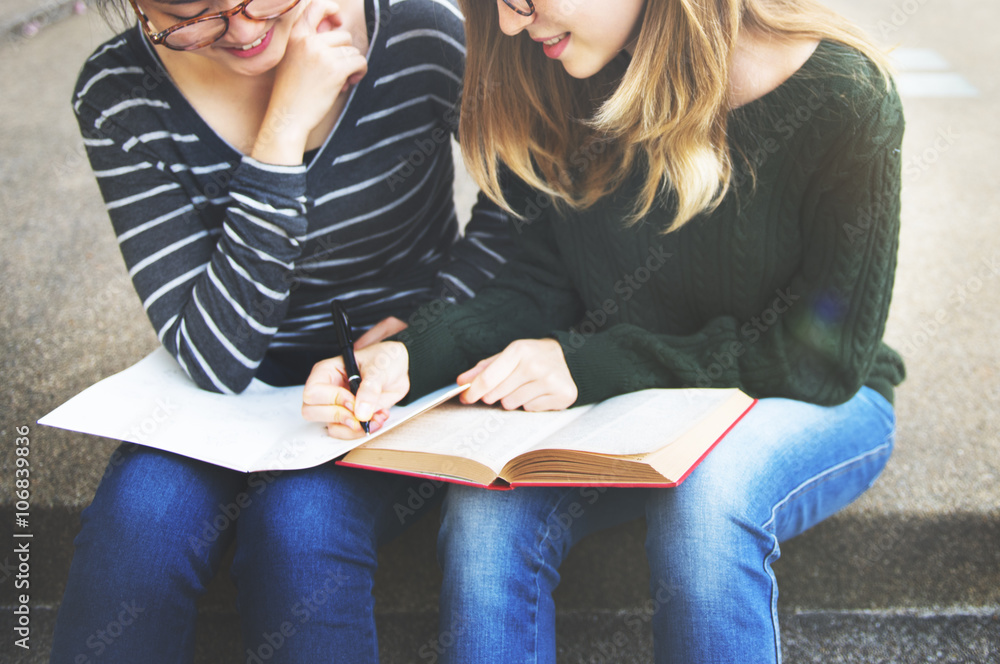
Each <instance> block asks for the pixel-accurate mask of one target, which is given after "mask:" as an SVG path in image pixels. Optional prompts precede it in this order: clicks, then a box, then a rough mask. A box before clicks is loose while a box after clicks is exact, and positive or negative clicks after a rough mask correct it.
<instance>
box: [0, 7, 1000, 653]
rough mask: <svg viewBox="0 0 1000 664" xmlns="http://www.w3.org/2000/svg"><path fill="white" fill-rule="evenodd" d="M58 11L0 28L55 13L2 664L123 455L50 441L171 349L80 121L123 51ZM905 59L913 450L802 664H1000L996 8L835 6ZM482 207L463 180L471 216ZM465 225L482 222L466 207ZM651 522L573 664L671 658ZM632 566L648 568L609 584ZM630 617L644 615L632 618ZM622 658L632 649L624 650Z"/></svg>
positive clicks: (0, 327) (1, 153) (907, 405)
mask: <svg viewBox="0 0 1000 664" xmlns="http://www.w3.org/2000/svg"><path fill="white" fill-rule="evenodd" d="M58 4H59V3H48V4H45V5H43V4H41V3H38V2H29V0H3V4H2V6H0V26H19V25H23V24H24V21H23V20H22V19H23V18H24V17H25V16H26V15H27V14H26V12H29V13H31V12H32V11H35V14H36V15H37V11H36V10H31V7H32V6H33V7H35V8H39V7H41V8H42V9H45V10H46V14H45V15H46V16H49V17H51V18H52V21H51V24H50V25H48V26H47V27H45V28H44V29H43V30H42V31H41V32H40V33H39V34H37V35H36V36H34V37H32V38H25V37H23V36H21V35H22V34H23V31H20V29H15V28H9V29H5V30H0V89H2V90H3V91H4V92H3V96H2V97H0V206H2V207H0V209H2V215H3V223H2V224H0V255H2V260H0V284H2V285H0V311H2V312H3V316H2V317H0V344H2V345H0V348H2V355H0V375H2V381H0V449H2V451H0V523H2V524H3V526H2V532H3V533H5V535H4V537H5V540H4V541H5V542H6V543H5V544H4V545H2V546H0V587H2V592H3V595H2V596H0V606H2V607H8V608H4V609H3V610H2V619H0V661H7V660H13V661H19V662H20V661H23V662H32V663H34V662H42V661H45V653H46V652H47V649H48V638H49V635H50V633H51V624H52V619H53V614H54V610H55V608H56V607H57V605H58V601H59V597H60V596H61V593H62V587H63V584H64V583H65V577H66V571H67V569H68V561H69V557H70V556H71V552H72V543H71V539H72V536H73V534H74V533H75V531H76V528H77V519H78V514H79V510H80V509H82V508H83V507H84V506H85V505H86V504H87V503H88V502H89V501H90V498H91V496H92V495H93V491H94V489H95V487H96V486H97V482H98V481H99V479H100V476H101V473H102V471H103V466H104V463H105V461H106V459H107V457H108V455H109V453H110V452H111V450H112V449H113V448H114V446H115V444H114V443H113V442H111V441H107V440H102V439H98V438H94V437H89V436H82V435H75V434H71V433H69V432H66V431H61V430H54V429H47V428H44V427H38V426H37V425H35V424H34V423H35V421H36V420H37V419H38V418H39V417H41V416H42V415H44V414H45V413H47V412H49V411H50V410H52V409H53V408H54V407H56V406H57V405H59V404H60V403H62V402H63V401H65V400H66V399H68V398H69V397H71V396H73V395H74V394H76V393H78V392H79V391H81V390H82V389H84V388H85V387H87V386H88V385H90V384H92V383H94V382H96V381H98V380H100V379H101V378H103V377H106V376H108V375H110V374H112V373H114V372H117V371H119V370H121V369H124V368H125V367H127V366H129V365H130V364H132V363H134V362H135V361H137V360H138V359H140V358H141V357H143V356H144V355H145V354H147V353H148V352H149V351H150V350H152V349H153V348H154V347H155V345H156V339H155V337H154V335H153V333H152V331H151V329H150V327H149V324H148V322H147V321H146V319H145V316H144V314H143V312H142V309H141V307H140V305H139V302H138V298H137V297H136V296H135V295H134V292H133V291H132V289H131V286H130V284H129V282H128V279H127V277H126V274H125V270H124V266H123V263H122V261H121V258H120V255H119V254H118V249H117V246H116V244H115V241H114V238H113V235H112V233H111V230H110V225H109V223H108V221H107V216H106V214H105V212H104V210H103V206H102V204H101V201H100V197H99V194H98V191H97V187H96V184H95V183H94V180H93V177H92V176H91V175H90V173H89V167H88V165H87V162H86V158H85V156H84V153H83V148H82V144H81V141H80V138H79V135H78V133H77V130H76V126H75V122H74V120H73V117H72V114H71V112H70V108H69V98H70V93H71V90H72V85H73V82H74V80H75V76H76V72H77V71H78V68H79V65H80V63H82V61H83V60H84V58H85V57H86V56H87V55H88V54H89V53H90V52H91V51H92V50H93V49H94V48H95V47H96V46H97V45H98V44H99V43H100V42H102V41H103V40H104V39H105V38H106V37H107V36H108V35H109V31H108V29H107V28H106V26H104V25H103V24H102V23H101V21H100V19H99V18H97V17H96V15H94V14H87V15H82V16H75V15H72V13H69V14H59V15H58V16H57V14H58V12H57V11H55V9H52V10H51V11H49V9H51V8H54V7H56V6H57V5H58ZM829 4H830V5H831V6H834V8H836V9H838V10H839V11H841V12H843V13H844V14H846V15H848V16H849V17H851V18H853V19H855V20H856V21H858V22H859V23H861V24H862V25H863V26H864V27H866V28H867V29H869V31H870V32H871V33H872V34H874V35H875V36H876V38H877V39H878V40H879V41H880V42H882V43H884V44H887V45H898V46H899V47H900V49H899V50H898V57H897V61H898V64H899V82H900V88H901V90H902V91H903V93H904V105H905V109H906V114H907V134H906V139H905V143H904V164H905V168H904V188H903V231H902V238H901V248H900V262H899V270H898V273H897V286H896V292H895V297H894V301H893V308H892V312H891V316H890V321H889V329H888V332H887V338H888V340H889V342H890V343H891V344H893V345H894V346H895V347H896V348H898V349H899V350H900V351H901V352H902V353H903V355H904V357H905V359H906V361H907V367H908V373H909V375H908V378H907V381H906V383H904V385H903V386H902V388H901V389H900V391H899V393H898V397H897V416H898V420H899V437H898V441H897V449H896V452H895V454H894V457H893V459H892V460H891V461H890V464H889V466H888V468H887V469H886V471H885V473H884V475H883V477H882V478H881V479H880V481H879V482H878V483H877V484H876V486H875V487H874V488H873V489H872V490H871V491H870V492H869V493H868V494H866V495H865V496H864V497H863V498H862V499H860V500H859V501H858V502H857V503H855V504H854V505H852V506H851V507H850V508H848V509H847V510H845V511H844V512H842V513H841V514H838V515H837V516H835V517H834V518H832V519H830V520H828V521H827V522H825V523H823V524H821V525H820V526H819V527H817V528H815V529H813V530H812V531H810V532H809V533H806V534H805V535H803V536H801V537H800V538H797V539H795V540H792V541H791V542H788V543H787V544H786V545H785V546H783V554H784V555H783V557H782V560H781V561H780V562H779V563H778V565H777V566H776V572H777V574H778V575H779V580H780V583H781V588H782V597H781V600H780V603H779V608H780V609H781V612H782V617H783V639H784V643H785V659H786V661H790V662H851V663H854V662H857V663H861V662H865V663H869V662H932V661H933V662H996V661H1000V618H998V616H1000V488H998V480H1000V362H998V361H997V359H996V356H997V350H996V349H997V338H998V333H1000V235H998V233H997V231H996V230H995V228H994V224H995V223H996V222H997V221H998V218H1000V215H998V212H1000V198H998V195H997V193H998V192H1000V132H998V131H997V129H996V125H995V118H996V117H997V115H998V112H1000V94H998V93H1000V89H998V88H1000V82H998V81H997V78H996V75H995V73H994V71H993V69H994V62H995V43H996V40H995V36H994V34H993V31H994V27H993V26H995V25H996V24H997V23H998V21H1000V5H997V4H995V3H988V2H977V1H976V0H954V1H952V2H949V3H944V2H940V1H938V2H935V1H934V0H833V1H831V2H829ZM470 194H471V191H470V188H469V185H468V182H467V181H463V183H462V185H461V187H460V191H459V196H458V197H459V199H460V201H462V203H460V206H465V207H466V209H467V204H466V202H467V201H468V200H469V197H470ZM460 209H461V208H460ZM17 427H28V428H29V429H30V433H29V437H30V439H31V456H30V462H31V490H32V496H31V510H30V515H31V516H30V522H29V524H30V525H29V527H28V528H26V529H24V528H15V525H14V523H15V522H14V514H13V512H14V507H15V497H14V493H13V489H14V486H13V483H14V463H15V453H14V449H15V444H14V438H15V437H16V436H17V435H20V434H19V433H16V430H17V429H16V428H17ZM15 531H16V532H20V533H26V532H31V533H32V534H33V535H34V537H33V539H32V547H33V549H32V551H33V556H32V559H31V572H30V575H31V576H30V582H31V608H32V612H33V613H32V615H33V623H32V625H33V630H34V631H33V633H32V640H31V645H32V650H31V651H22V650H21V649H19V648H16V647H15V646H14V644H13V637H12V636H11V634H12V631H11V629H10V626H9V625H10V624H11V622H12V620H13V615H12V613H11V609H10V608H9V607H12V606H13V605H14V603H15V599H14V596H15V592H14V590H15V589H14V587H13V581H14V576H13V574H12V573H11V572H10V570H11V569H12V567H11V563H12V562H16V557H15V556H14V555H13V554H12V553H11V551H12V548H13V544H11V542H14V540H13V539H12V538H8V536H7V534H8V533H9V534H13V532H15ZM433 534H434V533H433V523H432V522H430V521H426V522H424V523H422V524H421V525H420V526H418V527H417V528H415V529H414V531H412V532H411V533H410V534H408V535H406V536H405V537H404V538H403V539H402V540H400V541H397V542H396V543H394V544H392V545H390V546H389V547H387V548H386V550H385V551H384V552H383V556H382V566H381V569H380V571H379V578H378V589H377V591H376V592H377V599H378V602H379V607H380V610H379V611H380V612H379V621H380V627H381V640H382V645H383V658H384V660H385V661H388V662H404V661H417V660H418V656H417V655H415V653H417V652H419V651H420V648H421V647H422V646H423V645H425V644H427V643H428V642H430V641H431V640H433V639H434V638H435V619H436V618H435V611H436V609H435V600H436V597H435V593H436V588H437V584H438V582H439V578H440V577H439V573H438V571H437V569H436V566H435V564H434V561H433ZM641 538H642V529H641V525H639V524H632V525H629V526H625V527H621V528H619V529H618V530H616V531H615V532H614V533H611V534H610V535H609V536H603V537H599V538H592V539H591V540H588V541H585V542H583V543H582V544H581V545H580V546H579V547H578V550H577V551H574V555H573V556H571V558H570V560H568V561H567V563H566V565H565V570H564V572H565V573H564V582H563V585H562V586H561V587H560V590H559V596H558V602H559V607H560V610H561V613H560V619H559V620H560V621H559V638H560V661H561V662H599V661H616V662H626V661H636V662H641V661H648V659H649V657H650V654H649V653H650V636H649V633H648V630H642V631H641V632H640V633H637V634H633V633H632V632H631V631H627V632H623V627H622V626H623V625H625V624H631V623H630V622H627V621H626V618H627V617H628V616H629V615H634V614H635V612H637V611H642V607H643V606H645V601H646V600H645V590H644V583H645V574H646V572H645V563H644V562H643V558H642V551H641ZM611 556H614V557H615V559H617V560H622V561H627V562H626V563H625V564H624V565H623V566H622V567H620V568H615V569H609V566H608V565H607V564H606V561H607V560H608V559H609V558H610V557H611ZM232 597H233V595H232V589H231V584H230V583H229V581H228V579H225V578H220V579H218V580H217V582H216V584H215V587H213V589H212V591H211V593H210V596H209V597H208V598H206V600H205V602H204V621H203V622H204V625H203V628H204V629H203V630H202V634H203V636H202V639H201V654H200V656H199V657H200V659H199V661H202V662H228V661H237V660H238V659H239V653H240V646H239V641H238V627H237V623H236V621H235V616H234V614H233V609H232ZM630 612H631V613H630ZM619 637H620V638H619Z"/></svg>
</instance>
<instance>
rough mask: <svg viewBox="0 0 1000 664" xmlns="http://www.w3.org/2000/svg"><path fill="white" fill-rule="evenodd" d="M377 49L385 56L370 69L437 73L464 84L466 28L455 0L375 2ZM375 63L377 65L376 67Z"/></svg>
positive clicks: (452, 83)
mask: <svg viewBox="0 0 1000 664" xmlns="http://www.w3.org/2000/svg"><path fill="white" fill-rule="evenodd" d="M372 1H373V2H374V4H375V11H376V14H377V23H376V33H375V34H373V42H374V47H375V49H376V50H378V51H379V52H384V54H385V57H384V58H382V57H379V58H373V59H371V60H369V63H370V64H369V66H370V67H371V66H374V67H375V68H376V69H379V68H384V69H385V70H387V71H394V72H400V71H417V70H426V71H431V70H433V71H436V72H438V73H441V74H443V75H445V76H447V77H448V78H449V79H451V83H449V85H456V86H457V85H460V83H461V78H462V73H463V71H464V68H465V25H464V19H463V17H462V14H461V13H460V12H459V11H458V8H457V7H456V6H455V3H454V2H453V1H452V0H402V1H397V2H389V0H372ZM373 63H374V64H373Z"/></svg>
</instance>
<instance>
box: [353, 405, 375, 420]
mask: <svg viewBox="0 0 1000 664" xmlns="http://www.w3.org/2000/svg"><path fill="white" fill-rule="evenodd" d="M372 414H373V413H372V407H371V406H369V405H368V404H366V403H361V404H355V409H354V416H355V417H357V418H358V420H359V421H361V422H368V421H370V420H371V419H372Z"/></svg>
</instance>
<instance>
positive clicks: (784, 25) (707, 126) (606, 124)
mask: <svg viewBox="0 0 1000 664" xmlns="http://www.w3.org/2000/svg"><path fill="white" fill-rule="evenodd" d="M459 4H460V5H461V8H462V11H463V13H464V14H465V17H466V23H465V27H466V42H467V46H468V55H467V59H466V69H465V88H464V94H463V103H462V111H461V120H460V128H459V135H460V136H461V137H462V141H461V143H462V153H463V156H464V157H465V161H466V164H467V166H468V168H469V171H470V173H471V174H472V177H473V178H474V179H475V180H476V182H477V183H478V184H479V186H480V187H481V188H482V189H483V191H484V192H486V194H487V195H489V196H490V198H492V199H493V200H494V201H496V202H497V203H498V204H499V205H501V206H502V207H504V208H505V209H507V210H508V211H509V212H511V213H513V214H515V215H516V214H517V213H516V212H515V211H514V210H513V208H512V207H511V205H510V204H509V202H508V201H507V200H506V199H505V198H504V194H503V191H502V188H501V183H500V175H499V174H500V167H501V164H503V165H505V166H506V167H507V168H509V169H510V170H511V171H512V173H513V174H514V175H515V176H517V177H518V178H520V179H521V180H523V181H524V182H525V183H527V184H528V185H529V186H531V187H533V188H535V189H537V190H539V191H542V192H545V193H546V194H548V195H549V196H551V197H552V198H553V200H554V201H556V203H557V204H558V205H563V206H565V205H568V206H570V207H572V208H577V209H583V208H586V207H589V206H590V205H592V204H593V203H595V202H596V201H597V200H598V199H600V198H601V197H603V196H605V195H607V194H609V193H611V192H613V191H614V190H615V189H617V188H618V186H619V185H620V184H621V183H622V180H623V179H624V178H625V177H626V176H627V175H628V174H629V173H630V172H631V170H632V169H633V167H636V166H638V165H641V166H642V167H643V168H644V169H645V181H644V183H643V185H642V188H641V190H640V193H639V195H638V197H637V200H636V201H635V202H634V206H633V214H632V215H631V216H630V218H629V219H628V220H627V221H629V222H635V221H637V220H638V219H640V218H641V217H642V216H644V215H645V214H646V213H647V212H649V210H650V209H651V208H652V207H653V206H654V205H655V203H656V200H657V198H658V197H659V196H660V195H661V193H663V192H665V191H671V192H672V193H673V194H674V195H675V198H676V203H677V211H676V214H675V217H674V219H673V223H672V224H671V225H670V226H669V228H667V229H665V231H666V232H669V231H672V230H676V229H678V228H680V227H681V226H682V225H683V224H684V223H686V222H687V221H689V220H690V219H692V218H693V217H694V216H696V215H698V214H699V213H701V212H704V211H707V210H711V209H713V208H714V207H715V206H717V205H718V204H719V203H720V202H721V200H722V199H723V197H724V196H725V195H726V193H727V192H728V190H729V185H730V179H731V177H732V174H733V156H732V155H731V154H730V149H729V146H728V143H727V140H726V123H727V116H728V113H729V110H730V107H729V100H728V90H729V64H730V61H731V59H732V56H733V52H734V49H735V47H736V38H737V35H739V33H740V31H741V30H753V31H754V32H756V33H757V34H759V35H761V36H764V37H770V38H777V39H791V38H814V39H829V40H832V41H836V42H839V43H842V44H845V45H847V46H850V47H852V48H854V49H856V50H858V51H860V52H861V53H862V54H864V55H865V56H867V57H868V58H869V59H871V60H872V61H873V62H874V63H875V65H876V67H878V69H879V70H880V71H881V73H882V74H883V76H884V78H885V80H886V84H887V85H889V84H890V83H889V77H888V65H887V62H886V59H885V56H884V54H882V53H881V51H879V49H878V48H876V47H875V46H874V45H873V44H872V43H871V42H870V41H869V40H868V39H867V37H866V36H865V35H864V34H863V33H862V32H861V31H860V30H859V29H858V28H856V27H854V26H853V25H852V24H851V23H849V22H848V21H847V20H846V19H844V18H842V17H841V16H839V15H838V14H836V13H835V12H833V11H831V10H830V9H828V8H826V7H824V6H823V5H821V4H819V3H818V2H815V1H814V0H647V2H646V7H645V10H644V15H643V17H642V19H640V20H641V21H642V26H641V29H640V31H639V36H638V40H637V42H636V46H635V50H634V53H633V56H632V60H631V62H630V63H625V62H621V61H617V60H616V62H613V63H612V64H611V65H609V66H608V67H605V69H604V70H603V71H601V72H600V73H598V74H597V75H595V76H592V77H590V78H588V79H585V80H578V79H574V78H572V77H570V76H569V75H568V74H567V73H566V72H565V70H564V69H563V67H562V65H561V64H560V63H558V62H555V61H551V60H549V59H548V58H546V57H545V56H544V55H543V54H542V52H541V50H540V49H539V48H538V47H537V45H536V44H534V43H533V42H531V41H530V40H529V39H528V38H527V37H526V36H525V35H518V36H517V37H516V38H511V37H507V36H506V35H504V34H502V33H501V32H500V30H499V28H498V25H497V21H498V15H497V11H498V10H497V3H496V2H484V1H483V0H459Z"/></svg>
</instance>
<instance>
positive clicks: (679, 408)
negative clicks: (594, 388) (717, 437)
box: [530, 389, 737, 456]
mask: <svg viewBox="0 0 1000 664" xmlns="http://www.w3.org/2000/svg"><path fill="white" fill-rule="evenodd" d="M735 392H737V390H735V389H717V390H714V389H651V390H642V391H640V392H632V393H630V394H623V395H621V396H617V397H614V398H612V399H608V400H607V401H602V402H601V403H598V404H596V405H595V406H594V407H593V408H592V409H591V410H590V411H589V412H588V413H587V414H586V415H585V416H584V417H581V418H580V419H578V420H576V421H575V422H573V423H572V424H571V425H569V426H567V427H566V428H565V429H562V430H561V431H558V432H556V433H554V434H553V435H552V436H550V437H549V438H547V439H546V440H544V441H542V442H541V443H539V444H537V445H534V446H532V447H531V448H530V449H531V450H541V449H563V450H576V451H581V452H594V453H598V454H617V455H623V456H624V455H634V454H645V453H648V452H653V451H655V450H657V449H661V448H662V447H664V446H665V445H667V444H669V443H670V442H671V441H672V440H674V439H675V438H676V437H678V436H679V435H681V434H682V433H684V432H685V431H687V430H688V429H690V428H691V427H692V426H694V425H695V424H696V423H697V422H698V421H699V420H700V419H702V418H703V417H705V415H707V414H708V413H709V412H711V411H712V410H714V409H715V408H718V407H719V406H720V405H722V404H723V403H725V402H726V401H727V400H728V399H729V398H730V397H732V396H733V394H734V393H735ZM667 423H669V426H668V425H667Z"/></svg>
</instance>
